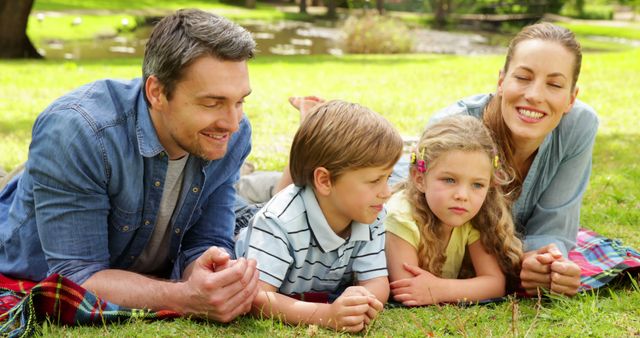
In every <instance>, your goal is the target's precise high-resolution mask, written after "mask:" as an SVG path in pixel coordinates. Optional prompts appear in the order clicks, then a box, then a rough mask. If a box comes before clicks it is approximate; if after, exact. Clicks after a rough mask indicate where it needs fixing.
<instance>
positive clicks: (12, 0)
mask: <svg viewBox="0 0 640 338" xmlns="http://www.w3.org/2000/svg"><path fill="white" fill-rule="evenodd" d="M32 7H33V0H0V59H20V58H38V59H41V58H42V56H41V55H40V54H39V53H38V51H37V50H36V49H35V47H33V44H32V43H31V40H29V37H28V36H27V22H28V21H29V13H31V8H32Z"/></svg>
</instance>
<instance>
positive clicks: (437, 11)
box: [431, 0, 448, 28]
mask: <svg viewBox="0 0 640 338" xmlns="http://www.w3.org/2000/svg"><path fill="white" fill-rule="evenodd" d="M447 7H448V3H447V1H446V0H432V1H431V9H432V10H433V21H434V22H433V24H434V25H435V27H437V28H443V27H444V26H446V24H447V12H448V9H447Z"/></svg>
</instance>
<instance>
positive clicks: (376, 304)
mask: <svg viewBox="0 0 640 338" xmlns="http://www.w3.org/2000/svg"><path fill="white" fill-rule="evenodd" d="M347 290H349V293H353V294H360V295H362V296H366V297H368V298H369V310H368V311H367V318H366V319H365V320H366V323H365V325H369V323H370V322H371V321H372V320H373V319H375V318H376V317H377V316H378V313H379V312H380V311H382V309H384V304H382V302H381V301H380V300H378V297H376V295H374V294H373V292H371V291H369V289H367V288H366V287H364V286H351V287H349V288H347ZM345 292H347V291H346V290H345ZM343 295H344V293H343Z"/></svg>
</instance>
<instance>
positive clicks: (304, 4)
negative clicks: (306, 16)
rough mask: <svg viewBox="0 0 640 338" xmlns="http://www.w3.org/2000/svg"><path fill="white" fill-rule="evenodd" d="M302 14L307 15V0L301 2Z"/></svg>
mask: <svg viewBox="0 0 640 338" xmlns="http://www.w3.org/2000/svg"><path fill="white" fill-rule="evenodd" d="M300 13H307V0H300Z"/></svg>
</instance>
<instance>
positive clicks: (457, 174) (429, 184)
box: [412, 150, 492, 230]
mask: <svg viewBox="0 0 640 338" xmlns="http://www.w3.org/2000/svg"><path fill="white" fill-rule="evenodd" d="M427 167H428V169H427V172H426V173H420V172H418V171H417V170H412V180H413V183H414V184H416V186H417V188H418V189H419V190H420V191H421V192H424V194H425V197H426V199H427V204H428V205H429V209H431V211H432V212H433V213H434V214H435V215H436V217H438V219H439V220H440V221H441V222H442V224H444V225H445V227H446V228H447V229H448V230H451V229H453V227H457V226H461V225H463V224H465V223H467V222H469V220H471V219H472V218H473V217H474V216H475V215H476V214H477V213H478V211H480V208H481V207H482V204H483V203H484V199H485V197H486V196H487V191H488V190H489V184H490V183H491V175H492V169H491V160H490V159H489V156H487V154H486V153H484V152H482V151H461V150H454V151H449V152H446V153H444V154H442V155H440V157H438V159H437V161H436V163H435V165H433V166H431V165H430V164H429V163H427Z"/></svg>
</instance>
